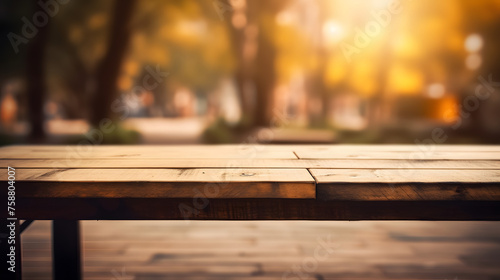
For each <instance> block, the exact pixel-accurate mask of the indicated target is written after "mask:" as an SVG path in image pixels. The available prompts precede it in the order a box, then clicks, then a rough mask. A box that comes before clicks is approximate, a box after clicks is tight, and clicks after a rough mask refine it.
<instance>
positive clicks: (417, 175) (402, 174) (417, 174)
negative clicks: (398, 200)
mask: <svg viewBox="0 0 500 280" xmlns="http://www.w3.org/2000/svg"><path fill="white" fill-rule="evenodd" d="M309 171H310V172H311V174H312V175H313V176H314V178H315V179H316V182H317V183H318V184H324V183H393V184H395V183H414V182H418V183H497V184H500V170H460V171H456V170H448V169H444V170H443V169H429V170H427V169H314V168H312V169H310V170H309Z"/></svg>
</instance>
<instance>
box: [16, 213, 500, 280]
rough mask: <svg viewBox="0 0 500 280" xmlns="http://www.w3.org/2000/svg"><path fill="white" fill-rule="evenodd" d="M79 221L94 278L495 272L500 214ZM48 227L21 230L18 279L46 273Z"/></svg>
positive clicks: (491, 275) (465, 275)
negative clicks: (484, 218)
mask: <svg viewBox="0 0 500 280" xmlns="http://www.w3.org/2000/svg"><path fill="white" fill-rule="evenodd" d="M82 228H83V239H84V244H83V250H84V275H85V279H93V280H97V279H103V280H104V279H106V280H131V279H141V280H144V279H152V280H159V279H210V280H216V279H217V280H218V279H222V280H228V279H258V280H271V279H276V280H278V279H296V280H298V279H344V280H346V279H400V280H402V279H405V280H409V279H415V280H416V279H442V280H444V279H450V280H451V279H457V280H458V279H460V280H462V279H474V280H478V279H489V280H493V279H500V223H499V222H310V221H266V222H221V221H208V222H207V221H202V222H196V221H194V222H186V221H87V222H82ZM49 232H50V222H49V221H37V222H35V223H34V224H33V225H31V227H30V228H28V229H27V230H26V231H25V233H23V253H24V263H23V268H24V273H25V274H24V275H25V276H26V278H25V279H50V275H51V264H50V254H51V251H50V246H51V244H50V236H49ZM322 244H323V245H322ZM324 244H326V246H327V247H328V248H329V249H331V250H330V251H329V252H328V251H323V248H325V247H322V246H324ZM318 248H320V249H318ZM317 250H319V252H320V254H319V255H318V254H315V252H316V251H317ZM285 272H288V273H289V274H288V277H285V278H283V273H285Z"/></svg>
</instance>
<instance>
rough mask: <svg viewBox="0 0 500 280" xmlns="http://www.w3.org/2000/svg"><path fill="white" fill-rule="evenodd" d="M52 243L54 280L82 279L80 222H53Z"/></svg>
mask: <svg viewBox="0 0 500 280" xmlns="http://www.w3.org/2000/svg"><path fill="white" fill-rule="evenodd" d="M52 241H53V246H54V247H53V251H52V255H53V268H54V269H53V275H54V280H68V279H74V280H79V279H82V271H81V257H80V256H81V255H80V222H79V221H65V220H54V221H53V223H52Z"/></svg>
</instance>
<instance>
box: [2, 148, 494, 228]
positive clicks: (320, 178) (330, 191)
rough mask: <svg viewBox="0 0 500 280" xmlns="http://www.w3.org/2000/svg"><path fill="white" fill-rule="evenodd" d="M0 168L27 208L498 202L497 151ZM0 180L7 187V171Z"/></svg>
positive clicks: (106, 153)
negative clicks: (120, 203) (85, 203)
mask: <svg viewBox="0 0 500 280" xmlns="http://www.w3.org/2000/svg"><path fill="white" fill-rule="evenodd" d="M0 166H1V167H2V168H4V169H5V170H6V168H7V167H8V166H10V167H13V168H15V169H16V186H17V187H16V198H17V199H21V200H25V201H29V202H30V203H31V204H33V205H35V204H36V203H38V202H40V201H42V200H44V199H52V200H53V199H59V200H57V201H58V202H61V201H67V200H71V201H72V202H78V201H81V199H139V200H141V201H144V200H145V199H180V200H182V199H187V200H192V199H197V198H203V199H211V200H215V201H220V200H231V202H228V201H226V202H224V203H238V201H240V202H241V203H253V202H254V201H253V200H252V199H257V201H259V203H261V204H262V203H264V204H265V203H269V202H268V200H267V199H275V200H276V201H277V203H278V204H279V203H285V204H287V205H288V204H290V203H292V204H293V203H297V201H298V200H307V201H311V200H313V201H318V203H329V205H331V204H332V203H335V202H338V203H340V204H336V205H342V203H344V204H345V203H349V202H353V203H354V202H356V203H358V202H394V203H403V202H409V203H412V202H426V203H427V202H443V203H450V202H461V203H467V202H471V203H475V202H478V203H479V202H481V203H486V204H481V205H494V206H495V207H498V202H500V146H462V145H439V146H438V145H434V146H432V145H427V146H418V145H216V146H208V145H193V146H187V145H186V146H182V145H178V146H91V145H80V146H8V147H3V148H0ZM0 180H1V181H7V171H5V172H1V173H0ZM79 199H80V200H79ZM139 200H137V201H139ZM283 200H293V201H295V202H284V201H283ZM278 201H279V202H278ZM141 203H142V202H141ZM144 203H146V202H144ZM152 203H154V202H152ZM220 203H222V202H220ZM305 203H312V202H305ZM459 204H460V203H459ZM459 204H457V205H459ZM235 205H236V204H235ZM259 205H260V204H259ZM30 207H31V206H30ZM259 207H260V206H259ZM298 207H299V206H298ZM304 207H306V205H304ZM32 210H33V209H32ZM198 210H201V212H203V211H206V210H205V208H203V209H198ZM494 211H497V208H495V210H494ZM311 215H313V214H311ZM492 215H494V216H495V217H498V216H500V213H493V214H492ZM92 217H93V216H92ZM250 218H251V217H250ZM257 218H258V217H257ZM278 218H279V217H278ZM298 218H300V217H298ZM304 218H307V217H304ZM326 218H328V217H326ZM346 218H349V217H346ZM354 218H356V217H354ZM472 218H474V217H472Z"/></svg>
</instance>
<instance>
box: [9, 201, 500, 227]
mask: <svg viewBox="0 0 500 280" xmlns="http://www.w3.org/2000/svg"><path fill="white" fill-rule="evenodd" d="M18 201H19V205H23V207H19V209H18V210H17V215H18V217H19V218H21V219H36V220H47V219H48V220H50V219H79V220H96V219H97V220H185V219H191V220H440V221H443V220H450V221H451V220H453V221H460V220H494V221H498V220H500V202H499V201H318V200H316V199H216V198H214V199H210V203H209V205H207V207H203V208H200V207H199V201H195V200H193V199H192V198H190V199H168V198H167V199H149V198H148V199H140V198H124V199H93V198H74V199H67V198H60V199H38V198H33V199H23V198H20V199H19V200H18ZM179 205H185V206H186V207H188V208H189V207H190V208H193V209H197V211H195V212H193V213H191V215H185V214H184V213H182V212H181V211H180V210H179Z"/></svg>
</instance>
